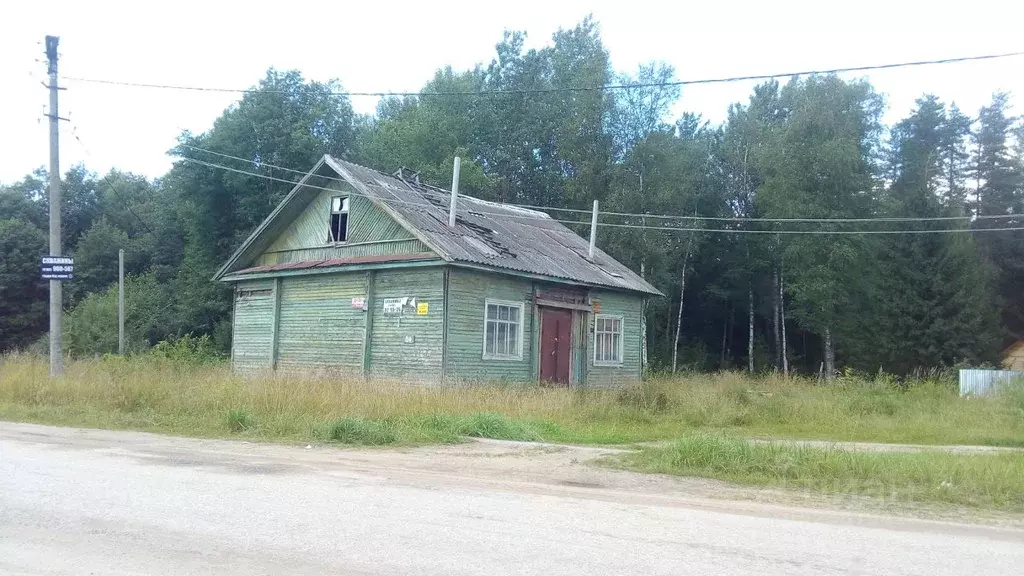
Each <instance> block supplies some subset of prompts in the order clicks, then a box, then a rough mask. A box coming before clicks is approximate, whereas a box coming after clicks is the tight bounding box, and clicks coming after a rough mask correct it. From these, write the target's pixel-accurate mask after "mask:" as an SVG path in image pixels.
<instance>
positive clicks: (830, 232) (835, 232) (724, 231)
mask: <svg viewBox="0 0 1024 576" xmlns="http://www.w3.org/2000/svg"><path fill="white" fill-rule="evenodd" d="M182 160H184V161H186V162H192V163H195V164H200V165H203V166H208V167H210V168H219V169H222V170H227V171H229V172H235V173H239V174H246V175H249V176H255V177H257V178H264V179H267V180H273V181H277V182H282V183H285V184H292V185H295V186H306V187H309V188H314V189H318V190H327V191H329V192H337V190H333V189H331V188H325V187H323V186H316V185H313V184H306V183H301V182H295V181H292V180H286V179H284V178H277V177H274V176H267V175H265V174H259V173H257V172H250V171H247V170H240V169H238V168H232V167H230V166H224V165H222V164H215V163H212V162H205V161H203V160H196V159H194V158H187V157H182ZM349 194H350V195H352V196H362V197H366V198H371V199H375V200H378V201H382V202H387V203H397V204H408V205H414V206H421V207H422V206H428V205H429V206H433V204H430V203H427V204H424V203H421V202H409V201H406V200H399V199H397V198H382V197H380V196H371V195H368V194H360V193H355V192H350V193H349ZM467 212H469V210H467ZM473 212H477V211H476V210H474V211H473ZM490 214H493V215H496V216H501V217H503V218H510V219H529V220H544V221H546V222H559V223H561V224H582V225H586V224H589V222H586V221H582V220H559V219H554V218H548V217H533V216H518V215H514V214H499V213H496V212H491V213H490ZM597 225H598V226H605V227H610V228H630V229H643V230H664V231H678V232H710V233H720V234H796V235H799V234H814V235H849V234H941V233H973V232H1009V231H1017V230H1024V226H1021V227H1006V228H943V229H937V230H748V229H731V228H683V227H678V226H647V225H643V224H615V223H611V222H598V223H597Z"/></svg>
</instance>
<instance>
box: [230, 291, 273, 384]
mask: <svg viewBox="0 0 1024 576" xmlns="http://www.w3.org/2000/svg"><path fill="white" fill-rule="evenodd" d="M273 288H274V281H273V280H250V281H248V282H239V283H238V284H237V285H235V295H234V317H233V319H232V325H231V330H232V335H231V366H232V368H233V369H234V370H237V371H239V372H253V371H257V370H261V369H267V368H270V354H271V333H272V331H273V322H274V294H273ZM250 290H270V292H268V293H265V294H259V295H255V296H248V295H247V296H240V294H243V293H244V292H246V291H250Z"/></svg>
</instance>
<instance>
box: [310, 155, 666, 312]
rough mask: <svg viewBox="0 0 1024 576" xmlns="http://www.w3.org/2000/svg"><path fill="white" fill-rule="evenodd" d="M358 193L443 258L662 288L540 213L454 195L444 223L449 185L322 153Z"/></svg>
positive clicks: (621, 286)
mask: <svg viewBox="0 0 1024 576" xmlns="http://www.w3.org/2000/svg"><path fill="white" fill-rule="evenodd" d="M325 161H326V163H327V165H328V166H330V167H331V168H333V169H334V170H335V171H337V172H338V174H339V175H340V176H342V177H344V178H346V179H347V180H349V181H350V182H351V183H352V185H353V186H355V187H356V188H357V189H360V192H361V193H363V194H366V195H367V196H370V197H371V198H375V199H377V200H379V201H380V203H381V204H382V206H383V208H384V209H385V210H386V211H389V212H391V213H392V214H393V215H395V216H397V217H398V219H399V220H400V221H404V223H405V224H407V225H408V226H409V227H410V228H412V231H413V232H414V233H417V234H418V235H419V236H420V237H421V238H420V239H421V240H422V241H423V242H424V243H425V244H427V245H428V246H430V247H431V248H432V249H434V250H437V251H438V253H439V255H440V256H441V257H442V258H444V259H445V260H448V261H452V262H461V263H467V264H475V265H480V266H485V267H493V268H499V269H506V270H514V271H517V272H525V273H529V274H538V275H542V276H550V277H554V278H561V279H564V280H567V281H571V282H579V283H583V284H590V285H595V286H605V287H608V288H614V289H618V290H629V291H634V292H643V293H647V294H657V295H661V292H660V291H659V290H658V289H657V288H655V287H654V286H652V285H651V284H649V283H648V282H646V281H645V280H644V279H643V278H640V276H638V275H637V274H635V273H634V272H633V271H632V270H630V269H629V268H627V267H626V266H624V265H623V264H621V263H619V262H618V261H616V260H615V259H614V258H612V257H611V256H609V255H608V254H606V253H605V252H604V251H602V250H600V249H598V250H596V251H595V254H594V261H593V262H592V261H590V260H588V259H587V254H588V252H589V242H588V241H587V240H586V239H584V238H582V237H580V236H579V235H578V234H576V233H575V232H573V231H572V230H569V229H568V228H566V227H565V226H563V225H562V224H561V223H559V222H555V221H554V220H552V219H551V217H550V216H548V215H547V214H545V213H543V212H538V211H535V210H527V209H524V208H519V207H516V206H510V205H507V204H498V203H495V202H487V201H484V200H479V199H476V198H473V197H471V196H464V195H461V194H460V195H459V197H458V198H457V199H456V203H457V207H456V212H457V217H456V221H455V226H454V227H452V228H450V227H448V206H449V202H450V195H449V192H448V191H447V190H443V189H439V188H433V187H427V186H423V185H421V184H419V183H417V182H415V181H410V180H407V179H400V178H397V177H395V176H390V175H387V174H383V173H381V172H378V171H376V170H373V169H370V168H366V167H364V166H359V165H358V164H352V163H350V162H345V161H343V160H338V159H337V158H333V157H330V156H327V157H325Z"/></svg>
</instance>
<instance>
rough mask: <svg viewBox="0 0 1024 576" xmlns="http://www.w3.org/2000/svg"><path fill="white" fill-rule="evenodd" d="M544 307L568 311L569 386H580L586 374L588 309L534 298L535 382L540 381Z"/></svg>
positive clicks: (588, 331) (584, 380)
mask: <svg viewBox="0 0 1024 576" xmlns="http://www.w3.org/2000/svg"><path fill="white" fill-rule="evenodd" d="M544 308H550V309H553V310H564V311H567V312H569V319H570V323H571V324H570V327H569V383H568V387H569V388H575V387H577V386H581V385H582V384H583V383H585V382H586V374H587V350H588V348H589V346H588V341H589V334H590V330H589V326H590V324H589V323H590V317H589V315H590V313H591V312H590V310H589V309H588V308H584V307H582V306H579V305H573V304H569V303H565V304H563V303H560V302H553V301H550V300H542V299H536V298H535V299H534V305H533V309H534V319H535V326H536V327H535V329H534V334H535V336H536V338H535V339H534V342H535V345H534V347H533V362H534V365H535V366H536V367H537V369H536V371H535V376H536V382H537V383H538V384H540V383H542V382H543V380H542V379H541V362H542V358H541V356H542V354H541V349H542V348H543V346H544V343H543V341H544V339H543V334H544V332H543V330H544Z"/></svg>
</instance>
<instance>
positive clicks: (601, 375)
mask: <svg viewBox="0 0 1024 576" xmlns="http://www.w3.org/2000/svg"><path fill="white" fill-rule="evenodd" d="M590 299H591V302H593V301H595V300H596V301H598V302H600V309H601V310H600V312H599V313H600V314H614V315H619V316H622V365H621V366H595V365H594V315H593V314H587V323H588V328H587V331H588V335H587V357H586V364H587V386H590V387H593V388H610V387H617V386H623V385H626V384H630V383H633V382H636V381H638V380H640V376H641V367H640V337H641V336H640V315H641V314H642V311H643V297H642V296H640V295H638V294H637V295H634V294H623V293H619V292H605V291H601V290H591V291H590Z"/></svg>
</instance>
